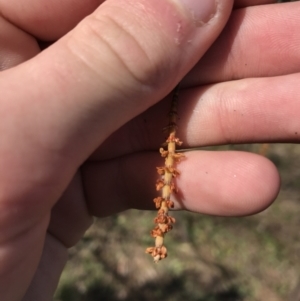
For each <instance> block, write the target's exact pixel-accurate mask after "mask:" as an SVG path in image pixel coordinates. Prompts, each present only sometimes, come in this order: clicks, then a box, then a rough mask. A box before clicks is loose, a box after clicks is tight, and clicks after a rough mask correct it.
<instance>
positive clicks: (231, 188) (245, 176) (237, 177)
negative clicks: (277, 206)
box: [177, 152, 280, 216]
mask: <svg viewBox="0 0 300 301" xmlns="http://www.w3.org/2000/svg"><path fill="white" fill-rule="evenodd" d="M180 169H182V172H181V175H180V180H178V186H179V190H180V192H181V195H180V198H181V199H182V200H179V198H177V201H178V200H179V201H178V204H179V206H180V207H182V208H184V209H187V210H191V211H196V212H201V213H205V214H211V215H219V216H244V215H251V214H255V213H257V212H260V211H262V210H264V209H265V208H267V207H268V206H269V205H270V204H271V203H272V202H273V201H274V200H275V198H276V196H277V194H278V192H279V187H280V176H279V173H278V171H277V169H276V167H275V165H274V164H273V163H272V162H271V161H270V160H268V159H267V158H265V157H262V156H259V155H256V154H253V153H246V152H200V153H199V152H191V153H188V154H187V159H186V160H185V161H183V162H182V163H181V164H180ZM191 175H192V176H191Z"/></svg>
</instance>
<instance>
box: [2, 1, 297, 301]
mask: <svg viewBox="0 0 300 301" xmlns="http://www.w3.org/2000/svg"><path fill="white" fill-rule="evenodd" d="M101 2H102V1H96V0H89V1H84V5H83V2H82V1H72V0H69V1H63V4H62V2H61V1H57V2H56V1H54V0H53V1H49V0H48V1H47V8H46V9H45V1H42V0H27V1H25V0H24V1H19V0H14V1H13V0H11V1H5V0H0V11H1V13H2V19H1V26H0V45H1V46H0V66H1V68H2V69H7V70H5V71H3V72H2V73H1V74H0V91H1V92H0V93H1V94H0V137H1V140H0V294H1V300H3V301H20V300H26V301H27V300H38V301H39V300H51V297H52V295H53V292H54V290H55V287H56V285H57V282H58V279H59V275H60V273H61V271H62V269H63V266H64V265H65V263H66V260H67V249H68V248H69V247H70V246H73V245H74V244H76V242H77V241H78V240H79V239H80V238H81V237H82V235H83V233H84V232H85V230H86V229H87V228H88V227H89V226H90V225H91V223H92V216H99V217H101V216H107V215H110V214H113V213H116V212H120V211H122V210H125V209H128V208H139V209H150V208H154V204H153V201H152V200H153V197H155V196H156V191H155V187H154V186H155V180H156V178H157V175H156V169H155V167H156V166H160V165H161V157H160V155H159V153H158V151H157V150H158V148H159V147H160V143H161V142H162V137H163V135H162V134H161V129H162V128H163V127H164V126H165V125H166V123H167V119H166V112H168V109H169V105H170V99H169V98H164V97H165V96H166V95H167V94H168V93H169V92H170V91H171V89H172V88H173V87H174V86H175V85H176V84H177V82H178V81H180V80H182V82H183V83H182V87H183V88H184V89H183V91H181V92H180V103H179V108H178V111H179V115H180V118H181V119H180V127H179V130H178V137H180V139H181V140H183V141H184V142H185V145H184V146H185V147H194V146H203V145H211V144H225V143H237V142H247V143H252V142H278V141H290V142H298V141H299V139H300V138H299V137H300V135H299V134H298V133H300V130H299V127H300V118H299V112H300V102H299V80H300V73H299V72H300V64H299V62H300V51H299V49H300V47H299V44H300V35H299V33H298V32H299V30H298V29H299V28H300V24H299V23H300V20H299V18H298V16H299V13H300V4H299V3H297V2H295V3H291V4H284V5H280V6H279V5H277V4H276V5H271V4H270V5H267V6H263V5H262V4H265V3H271V2H274V1H262V0H261V1H259V0H256V1H251V0H248V1H247V0H244V1H241V0H240V1H235V3H234V4H235V5H236V6H239V7H241V8H244V9H241V10H238V11H234V12H233V13H232V14H231V5H232V4H233V3H231V1H226V3H225V4H221V6H222V9H221V10H220V13H219V14H218V16H217V17H216V18H215V19H214V20H213V21H212V22H211V23H210V24H209V25H207V26H204V27H203V28H201V29H197V30H198V31H199V33H198V34H195V32H194V31H195V28H194V25H193V22H191V21H190V19H189V17H188V16H187V14H185V13H182V12H181V13H178V14H177V15H176V18H177V19H176V20H175V21H176V22H177V21H180V22H181V23H180V24H181V28H184V30H185V31H184V34H183V36H181V38H182V41H181V43H180V45H177V44H176V43H174V34H176V30H175V31H174V23H172V22H174V20H173V21H171V19H168V18H165V15H163V14H162V13H161V14H160V12H162V11H165V10H164V8H166V6H167V5H168V9H170V10H171V11H172V10H173V9H174V11H175V4H174V2H172V4H170V3H171V2H170V3H169V2H167V1H159V3H160V4H159V5H155V8H154V4H155V2H157V1H154V0H153V1H146V0H145V1H139V2H140V3H142V2H143V5H144V7H147V15H144V16H143V18H142V19H143V21H142V24H143V26H140V25H139V26H138V24H140V22H141V20H140V19H139V16H140V14H143V13H144V10H142V9H141V7H142V6H138V5H134V4H135V3H136V2H137V0H135V1H134V0H132V1H130V0H126V1H121V0H119V1H117V0H110V1H107V3H106V4H107V5H103V4H102V5H101ZM224 2H225V1H224ZM224 2H222V3H224ZM151 3H154V4H153V7H152V6H151V5H152V4H151ZM254 4H256V5H258V6H252V5H254ZM98 6H99V9H97V10H96V11H95V12H94V13H93V15H92V16H90V17H88V18H87V19H86V20H85V21H83V22H82V23H81V25H79V27H77V28H76V29H75V30H72V29H73V27H74V26H75V24H77V23H78V22H79V21H80V20H82V19H83V18H84V17H85V16H88V15H89V14H91V13H92V11H94V10H95V9H96V8H97V7H98ZM119 7H120V9H118V8H119ZM127 8H128V9H127ZM66 12H68V13H66ZM116 14H117V16H118V18H117V19H115V20H114V16H116ZM149 14H150V15H149ZM128 15H130V18H129V19H128ZM146 16H150V17H149V18H148V17H146ZM173 16H174V14H173ZM266 16H267V17H266ZM228 19H229V25H228V26H227V27H225V29H224V31H223V33H222V35H221V37H220V38H219V39H218V40H217V42H216V44H214V45H213V46H212V48H210V46H211V44H212V43H213V41H214V40H215V39H216V38H217V36H218V35H219V34H220V32H222V30H223V28H224V26H225V24H226V22H227V20H228ZM129 20H130V22H129ZM116 21H118V22H116ZM116 24H118V26H117V25H116ZM128 24H129V25H132V26H129V25H128ZM157 24H160V25H159V26H158V25H157ZM122 26H125V27H126V26H127V31H128V28H130V30H131V32H130V34H131V35H128V34H126V32H123V29H122V28H123V27H122ZM256 27H258V28H256ZM149 28H151V30H147V29H149ZM162 28H163V30H162ZM175 28H176V26H175ZM145 32H147V33H148V32H151V33H152V34H149V35H147V34H145ZM66 34H67V36H65V37H64V38H62V39H61V40H59V41H58V42H56V43H54V44H53V46H51V47H50V48H48V49H46V50H44V51H43V52H42V54H40V55H38V54H39V52H40V48H39V47H38V44H37V43H36V38H38V39H41V40H49V41H55V40H57V39H59V38H61V37H62V36H64V35H66ZM111 37H112V38H111ZM110 38H111V39H110ZM116 41H117V42H116ZM136 41H138V42H139V43H138V42H136ZM141 41H142V42H143V43H140V42H141ZM189 41H192V42H189ZM3 45H4V46H3ZM143 47H145V48H143ZM124 49H130V50H131V52H130V53H131V56H130V55H129V56H128V53H129V52H126V51H125V52H124V51H123V50H124ZM207 49H209V50H208V52H207V53H206V55H205V56H204V58H203V59H202V60H200V59H201V57H202V56H203V55H204V53H205V52H206V51H207ZM125 54H126V55H125ZM133 58H134V59H133ZM199 60H200V62H199V63H198V64H197V65H196V67H195V68H194V69H193V70H192V71H191V72H189V71H190V70H191V69H192V68H193V66H194V65H195V64H196V63H197V62H198V61H199ZM188 72H189V73H188ZM187 73H188V74H187ZM186 74H187V76H185V75H186ZM161 99H162V100H161ZM160 100H161V101H160ZM149 107H151V108H150V109H149V110H147V109H148V108H149ZM146 110H147V111H146ZM145 111H146V112H145ZM108 137H109V138H108ZM107 138H108V139H107ZM186 157H187V158H186V159H185V160H183V161H182V162H181V163H180V164H179V166H178V168H179V170H180V172H181V175H180V177H179V178H178V181H177V186H178V189H179V190H180V197H181V199H180V200H177V201H176V200H175V208H176V209H186V210H191V211H195V212H201V213H206V214H212V215H224V216H242V215H247V214H254V213H256V212H259V211H261V210H263V209H264V208H266V207H267V206H268V205H270V204H271V203H272V201H274V199H275V198H276V195H277V193H278V190H279V187H280V180H279V175H278V172H277V170H276V168H275V167H274V165H273V164H272V163H271V162H269V161H268V160H267V159H265V158H263V157H260V156H257V155H254V154H247V153H242V152H217V153H216V152H187V153H186ZM216 187H217V189H216ZM50 214H51V215H50ZM178 226H180V225H178ZM149 227H151V225H149ZM145 235H147V233H145ZM99 243H101V242H99ZM179 243H180V242H179ZM43 250H44V251H43ZM145 256H146V255H145ZM149 260H150V259H149ZM26 291H27V293H26ZM25 294H26V295H25ZM24 295H25V296H24Z"/></svg>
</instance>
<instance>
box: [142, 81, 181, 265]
mask: <svg viewBox="0 0 300 301" xmlns="http://www.w3.org/2000/svg"><path fill="white" fill-rule="evenodd" d="M178 91H179V86H177V87H176V88H175V89H174V93H173V98H172V105H171V110H170V112H169V124H168V126H167V127H166V128H165V130H167V131H168V138H167V139H166V142H165V145H166V147H167V150H165V149H164V148H160V149H159V152H160V154H161V156H162V157H164V158H165V166H162V167H157V168H156V169H157V173H158V174H159V175H160V176H161V178H160V179H158V180H157V181H156V190H161V196H158V197H156V198H155V199H154V200H153V202H154V203H155V207H156V208H157V209H158V212H157V216H156V218H155V219H154V223H155V224H156V226H155V228H154V229H153V230H152V231H151V236H152V237H154V238H155V246H154V247H150V248H147V249H146V253H148V254H150V255H151V256H152V257H153V260H154V262H158V261H160V260H161V259H164V258H166V257H167V255H168V254H167V248H166V247H165V246H164V236H165V234H166V233H167V232H169V231H170V230H172V228H173V224H174V223H175V218H174V217H172V216H170V215H169V209H172V208H174V202H173V201H171V200H170V197H171V194H172V193H176V192H177V189H176V187H175V184H174V181H173V179H174V178H175V177H176V176H178V175H179V171H178V170H177V169H176V168H175V163H176V162H179V161H180V160H181V159H182V158H183V157H184V155H183V154H182V153H176V145H181V144H182V142H181V141H180V140H179V138H177V137H176V130H177V118H178V117H177V102H178Z"/></svg>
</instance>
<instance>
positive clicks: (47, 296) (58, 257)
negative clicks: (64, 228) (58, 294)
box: [22, 234, 68, 301]
mask: <svg viewBox="0 0 300 301" xmlns="http://www.w3.org/2000/svg"><path fill="white" fill-rule="evenodd" d="M67 260H68V250H67V248H66V247H65V246H64V245H63V244H61V242H60V241H59V240H57V239H56V238H55V237H53V236H52V235H50V234H47V236H46V240H45V244H44V248H43V254H42V257H41V261H40V264H39V266H38V268H37V271H36V273H35V275H34V278H33V280H32V282H31V284H30V286H29V288H28V289H27V292H26V294H25V296H24V297H23V298H22V301H33V300H43V301H48V300H49V301H50V300H53V299H52V296H53V295H54V293H55V290H56V287H57V284H58V280H59V278H60V275H61V273H62V270H63V268H64V267H65V264H66V262H67Z"/></svg>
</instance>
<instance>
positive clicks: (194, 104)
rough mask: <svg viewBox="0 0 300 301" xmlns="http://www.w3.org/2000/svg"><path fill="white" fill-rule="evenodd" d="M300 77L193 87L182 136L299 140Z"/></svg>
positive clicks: (216, 140) (192, 139) (203, 140)
mask: <svg viewBox="0 0 300 301" xmlns="http://www.w3.org/2000/svg"><path fill="white" fill-rule="evenodd" d="M299 80H300V73H296V74H292V75H285V76H280V77H270V78H254V79H244V80H239V81H232V82H226V83H223V84H217V85H213V86H211V87H206V88H204V89H195V90H190V91H189V92H187V94H188V95H186V96H187V98H188V99H190V100H191V101H190V102H189V103H188V104H187V105H186V106H185V108H184V109H183V108H181V112H182V119H181V120H182V123H183V124H185V125H186V126H187V127H186V128H184V127H183V128H184V131H185V134H184V133H182V136H183V138H182V139H185V141H186V142H187V143H188V144H189V145H197V144H198V143H199V144H201V145H212V144H227V143H232V142H233V143H242V142H247V143H253V142H299V140H300V121H299V109H300V104H299V101H298V97H297V95H298V92H297V90H298V83H299ZM183 97H184V95H183ZM179 110H180V108H179Z"/></svg>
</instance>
